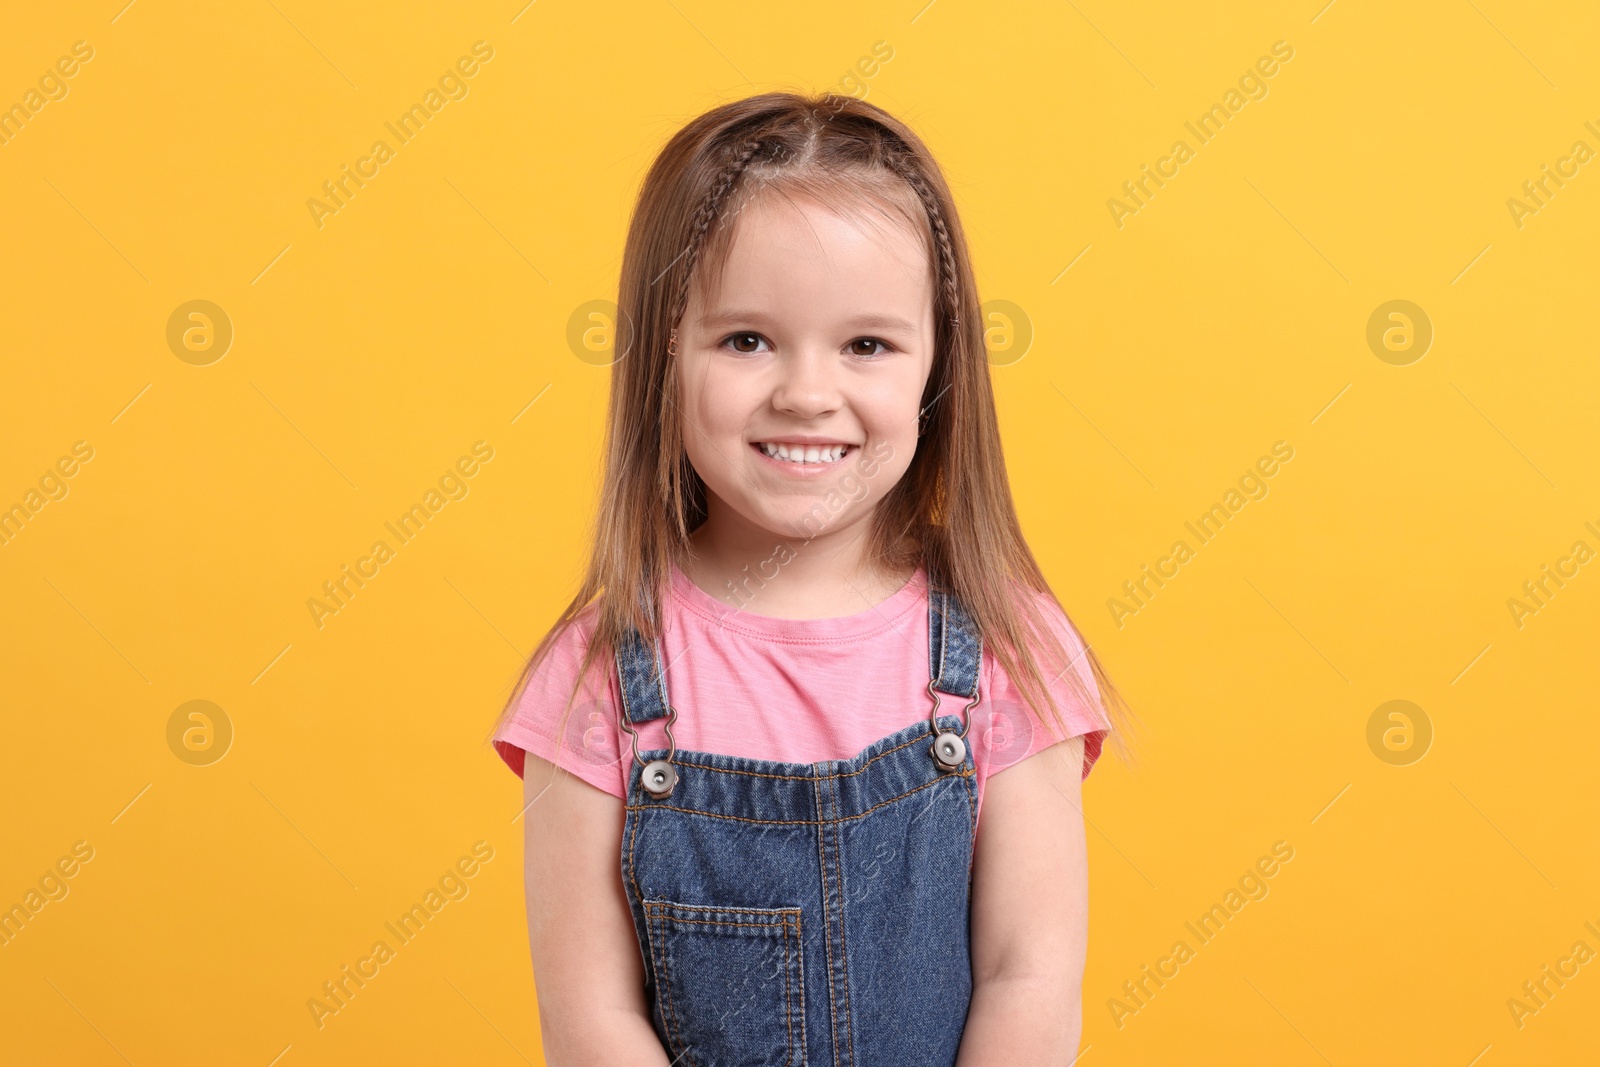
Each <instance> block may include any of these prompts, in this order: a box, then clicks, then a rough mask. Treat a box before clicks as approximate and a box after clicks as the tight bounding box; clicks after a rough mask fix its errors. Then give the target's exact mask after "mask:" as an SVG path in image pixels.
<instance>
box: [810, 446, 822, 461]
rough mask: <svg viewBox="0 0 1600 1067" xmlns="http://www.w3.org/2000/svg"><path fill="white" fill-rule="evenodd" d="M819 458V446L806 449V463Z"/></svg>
mask: <svg viewBox="0 0 1600 1067" xmlns="http://www.w3.org/2000/svg"><path fill="white" fill-rule="evenodd" d="M821 458H822V449H820V448H808V449H806V462H807V463H815V462H816V461H817V460H819V459H821Z"/></svg>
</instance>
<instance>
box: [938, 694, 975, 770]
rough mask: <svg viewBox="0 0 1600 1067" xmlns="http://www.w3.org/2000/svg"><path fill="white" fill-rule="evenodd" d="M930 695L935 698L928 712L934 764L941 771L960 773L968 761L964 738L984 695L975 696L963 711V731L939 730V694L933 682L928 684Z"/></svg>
mask: <svg viewBox="0 0 1600 1067" xmlns="http://www.w3.org/2000/svg"><path fill="white" fill-rule="evenodd" d="M928 695H929V696H931V697H933V709H932V710H931V711H929V712H928V722H929V724H930V725H931V726H932V727H933V733H934V736H933V745H932V746H931V747H930V748H929V750H928V751H929V752H931V753H932V754H933V762H934V765H935V766H936V767H938V768H939V769H940V770H941V771H958V770H960V769H961V765H962V764H963V763H965V762H966V759H967V743H966V741H965V740H963V738H965V737H966V734H967V726H968V725H969V724H970V723H971V721H972V718H971V711H972V709H973V708H975V707H977V706H978V701H980V700H982V699H983V694H981V693H978V694H974V695H973V698H972V699H971V700H970V701H969V702H968V703H967V706H966V707H964V708H962V709H961V730H960V732H959V733H958V732H956V731H954V730H941V729H939V693H938V691H937V690H935V689H934V688H933V682H932V680H930V681H929V682H928Z"/></svg>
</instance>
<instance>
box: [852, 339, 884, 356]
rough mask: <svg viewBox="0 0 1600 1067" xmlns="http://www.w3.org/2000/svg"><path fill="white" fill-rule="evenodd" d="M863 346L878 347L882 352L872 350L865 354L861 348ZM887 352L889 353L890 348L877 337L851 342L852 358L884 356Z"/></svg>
mask: <svg viewBox="0 0 1600 1067" xmlns="http://www.w3.org/2000/svg"><path fill="white" fill-rule="evenodd" d="M863 345H868V346H870V345H876V346H877V348H878V349H881V350H882V351H878V350H872V351H866V352H863V351H862V350H861V346H863ZM886 351H888V346H887V345H885V344H884V343H883V342H882V341H880V340H878V339H877V338H876V337H858V338H856V339H855V340H854V341H851V342H850V354H851V355H852V356H877V355H882V353H883V352H886Z"/></svg>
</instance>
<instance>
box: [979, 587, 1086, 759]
mask: <svg viewBox="0 0 1600 1067" xmlns="http://www.w3.org/2000/svg"><path fill="white" fill-rule="evenodd" d="M1015 596H1016V597H1017V599H1018V602H1019V604H1020V603H1022V602H1024V601H1026V600H1031V601H1032V603H1033V606H1034V607H1035V608H1036V610H1037V611H1038V614H1039V617H1040V621H1041V622H1042V623H1043V625H1044V629H1045V631H1046V632H1047V633H1048V634H1049V636H1050V637H1052V638H1054V640H1053V641H1051V640H1043V639H1041V638H1040V635H1039V634H1038V633H1037V632H1033V633H1032V634H1031V637H1030V640H1029V650H1030V652H1031V654H1032V656H1033V658H1034V662H1035V664H1036V666H1037V667H1038V672H1039V680H1040V681H1041V682H1042V683H1043V685H1044V688H1045V691H1046V692H1047V693H1048V694H1049V697H1050V700H1051V702H1052V703H1053V704H1054V705H1055V710H1056V712H1057V714H1059V716H1060V720H1059V721H1056V719H1055V716H1052V715H1050V714H1048V712H1047V713H1046V715H1045V719H1044V721H1043V722H1041V721H1040V719H1039V716H1038V714H1037V713H1036V712H1035V711H1034V710H1033V708H1032V707H1030V706H1029V704H1028V700H1027V698H1026V696H1025V695H1024V691H1023V687H1022V686H1021V685H1020V684H1018V681H1017V679H1016V678H1014V677H1012V676H1011V674H1010V673H1009V672H1008V671H1007V670H1006V669H1005V667H1004V666H1003V665H1002V664H1001V663H1000V662H999V661H998V659H996V658H995V657H994V655H993V653H992V652H990V651H989V650H987V649H986V650H985V652H984V669H985V671H986V672H987V673H988V688H989V693H990V695H991V697H992V703H991V705H990V709H989V711H990V715H991V716H992V717H993V721H994V722H995V723H996V724H997V728H998V729H1000V730H1002V731H1005V732H1008V733H1009V736H1010V737H1011V738H1012V740H1011V741H1010V742H1009V743H1008V744H1007V745H1006V746H1005V747H1006V749H1007V750H1008V752H1007V753H1005V754H1009V755H1010V757H1011V758H1010V759H1009V760H1006V759H1003V758H1002V759H1001V760H999V761H998V762H1000V763H1001V764H1002V765H1003V766H1009V765H1011V764H1012V763H1016V762H1020V761H1021V760H1022V759H1024V758H1026V757H1027V756H1030V755H1032V754H1034V753H1035V752H1038V751H1040V750H1041V749H1044V748H1048V747H1049V746H1051V745H1053V744H1056V743H1058V742H1061V741H1066V740H1068V739H1069V738H1073V737H1078V736H1082V737H1083V738H1084V758H1083V773H1084V776H1085V777H1087V776H1088V773H1089V769H1090V768H1091V767H1092V766H1093V765H1094V763H1095V761H1096V760H1097V759H1098V758H1099V755H1100V749H1101V745H1102V742H1103V741H1104V740H1105V737H1106V735H1107V734H1108V733H1110V731H1111V728H1112V726H1111V721H1110V718H1109V717H1108V716H1107V714H1106V711H1105V707H1104V704H1103V701H1102V698H1101V693H1100V687H1099V685H1098V684H1097V682H1096V681H1095V677H1094V669H1093V665H1092V663H1091V662H1090V660H1089V646H1088V642H1087V641H1086V640H1085V639H1084V637H1083V635H1082V634H1081V633H1079V631H1078V628H1077V626H1076V625H1075V624H1074V623H1073V622H1072V620H1071V619H1070V618H1069V617H1068V616H1067V613H1066V611H1065V610H1064V609H1063V608H1062V607H1061V605H1060V603H1059V602H1058V601H1057V600H1056V598H1055V596H1054V595H1053V594H1051V593H1049V592H1046V591H1043V590H1038V589H1033V588H1031V587H1027V586H1023V585H1021V584H1020V583H1018V584H1017V585H1016V586H1015ZM1023 628H1024V632H1027V631H1028V623H1027V622H1026V620H1024V621H1023ZM1056 645H1059V649H1057V648H1056V647H1055V646H1056ZM1005 754H1000V755H1002V756H1003V755H1005ZM998 769H1000V767H995V768H994V770H998ZM991 773H992V772H991Z"/></svg>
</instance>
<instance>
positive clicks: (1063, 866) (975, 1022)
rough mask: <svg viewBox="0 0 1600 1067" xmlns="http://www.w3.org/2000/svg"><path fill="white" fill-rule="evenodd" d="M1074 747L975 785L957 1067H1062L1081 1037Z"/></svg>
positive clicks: (1079, 750)
mask: <svg viewBox="0 0 1600 1067" xmlns="http://www.w3.org/2000/svg"><path fill="white" fill-rule="evenodd" d="M1082 779H1083V738H1082V736H1079V737H1073V738H1070V739H1068V740H1066V741H1063V742H1061V743H1059V744H1055V745H1052V746H1051V747H1049V748H1047V749H1044V750H1043V751H1041V752H1038V753H1035V754H1034V755H1033V756H1031V757H1029V758H1028V759H1025V760H1023V761H1022V762H1021V763H1018V764H1017V765H1016V766H1014V767H1008V768H1006V771H1005V773H1004V774H997V775H995V776H994V777H992V778H990V779H989V780H988V781H987V782H985V783H984V795H983V817H982V820H981V822H980V824H979V829H978V842H977V855H976V856H975V858H974V862H973V871H972V982H973V986H972V1005H971V1007H970V1008H969V1009H968V1012H967V1026H966V1030H965V1031H964V1032H963V1034H962V1038H961V1052H960V1055H959V1056H957V1058H956V1067H1011V1065H1014V1064H1017V1063H1027V1064H1038V1065H1040V1067H1067V1065H1069V1064H1071V1063H1073V1062H1075V1061H1076V1059H1077V1056H1078V1041H1079V1038H1080V1036H1081V1031H1082V1028H1083V965H1084V958H1085V956H1086V954H1087V951H1088V940H1089V908H1088V904H1089V878H1088V857H1087V852H1086V848H1085V845H1084V830H1083V812H1082V808H1081V796H1082V793H1081V790H1080V786H1081V784H1082Z"/></svg>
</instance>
